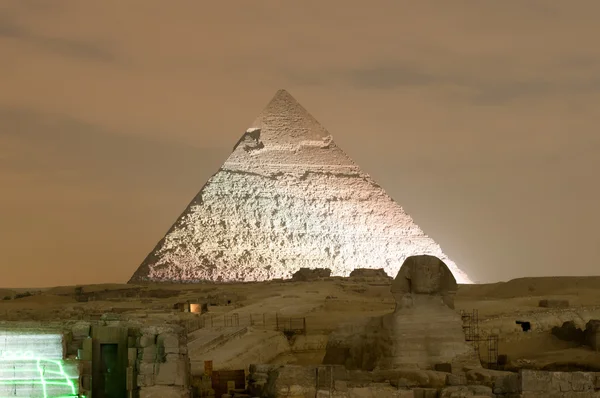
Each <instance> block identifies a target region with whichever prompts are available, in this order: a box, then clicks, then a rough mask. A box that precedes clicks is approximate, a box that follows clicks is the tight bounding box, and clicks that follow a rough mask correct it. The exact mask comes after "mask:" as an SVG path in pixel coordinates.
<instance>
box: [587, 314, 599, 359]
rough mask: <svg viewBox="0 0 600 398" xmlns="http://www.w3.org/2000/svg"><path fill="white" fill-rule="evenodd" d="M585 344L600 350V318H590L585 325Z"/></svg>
mask: <svg viewBox="0 0 600 398" xmlns="http://www.w3.org/2000/svg"><path fill="white" fill-rule="evenodd" d="M584 339H585V344H586V345H588V346H590V347H591V348H592V349H593V350H596V351H598V350H600V320H598V319H590V320H589V321H588V323H587V324H586V325H585V332H584Z"/></svg>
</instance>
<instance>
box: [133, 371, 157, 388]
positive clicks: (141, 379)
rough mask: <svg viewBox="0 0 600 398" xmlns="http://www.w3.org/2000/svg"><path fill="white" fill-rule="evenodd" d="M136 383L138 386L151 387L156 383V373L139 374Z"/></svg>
mask: <svg viewBox="0 0 600 398" xmlns="http://www.w3.org/2000/svg"><path fill="white" fill-rule="evenodd" d="M136 384H137V386H138V387H150V386H153V385H154V375H153V374H146V375H140V374H138V375H137V377H136Z"/></svg>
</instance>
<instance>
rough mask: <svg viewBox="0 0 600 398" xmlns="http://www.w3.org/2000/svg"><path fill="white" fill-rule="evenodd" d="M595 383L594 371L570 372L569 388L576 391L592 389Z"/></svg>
mask: <svg viewBox="0 0 600 398" xmlns="http://www.w3.org/2000/svg"><path fill="white" fill-rule="evenodd" d="M595 384H596V380H595V375H594V373H590V372H572V373H571V389H572V390H573V391H577V392H590V391H594V389H595V388H594V387H595Z"/></svg>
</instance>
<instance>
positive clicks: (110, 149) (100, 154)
mask: <svg viewBox="0 0 600 398" xmlns="http://www.w3.org/2000/svg"><path fill="white" fill-rule="evenodd" d="M0 147H4V148H6V147H7V148H12V149H11V151H10V152H7V153H4V152H3V153H2V155H3V156H0V170H1V171H2V172H3V173H10V174H12V175H15V174H19V175H22V176H27V177H31V178H36V179H38V180H44V181H53V182H54V183H63V184H70V185H71V184H92V185H93V184H96V185H97V184H100V185H103V186H112V187H116V186H119V187H122V188H128V189H129V188H134V187H138V188H142V189H148V188H152V187H156V189H161V185H165V186H166V187H168V186H169V185H173V184H174V183H177V181H184V182H187V183H188V184H189V181H190V180H191V181H194V180H195V178H196V177H197V172H198V170H212V171H213V172H215V171H216V170H217V169H218V167H219V166H220V161H222V160H223V153H222V152H223V149H214V148H203V149H199V148H194V147H192V146H188V145H184V144H180V143H177V142H170V141H161V140H158V139H152V138H148V137H145V136H141V135H129V134H121V133H117V132H114V131H110V130H107V129H105V128H103V127H102V126H97V125H92V124H89V123H86V122H83V121H80V120H77V119H74V118H71V117H68V116H64V115H54V114H45V113H41V112H37V111H35V110H31V109H24V108H18V109H15V108H0Z"/></svg>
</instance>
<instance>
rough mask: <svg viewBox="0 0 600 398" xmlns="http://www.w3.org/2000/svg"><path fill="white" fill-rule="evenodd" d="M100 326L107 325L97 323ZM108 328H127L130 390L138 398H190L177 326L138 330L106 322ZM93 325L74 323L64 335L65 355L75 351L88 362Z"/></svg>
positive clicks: (184, 351) (184, 340) (186, 364)
mask: <svg viewBox="0 0 600 398" xmlns="http://www.w3.org/2000/svg"><path fill="white" fill-rule="evenodd" d="M97 324H98V325H102V326H104V325H105V324H107V322H98V323H97ZM108 324H109V326H115V327H127V328H128V329H129V336H130V337H129V342H128V344H127V345H128V372H129V373H130V374H129V375H128V379H129V383H130V388H132V390H133V391H136V392H137V393H138V394H139V397H140V398H188V397H190V385H191V383H190V376H189V375H190V361H189V358H188V354H187V334H186V332H185V329H184V328H183V327H181V326H179V325H160V326H142V325H139V324H130V323H127V322H121V321H115V322H108ZM94 325H95V323H90V322H76V323H74V324H72V325H70V326H69V327H68V328H67V331H66V335H67V338H66V345H67V354H68V355H76V354H77V352H78V350H81V351H80V354H83V356H84V358H83V359H87V360H91V344H86V343H91V338H90V337H89V336H91V330H92V328H93V327H94Z"/></svg>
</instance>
